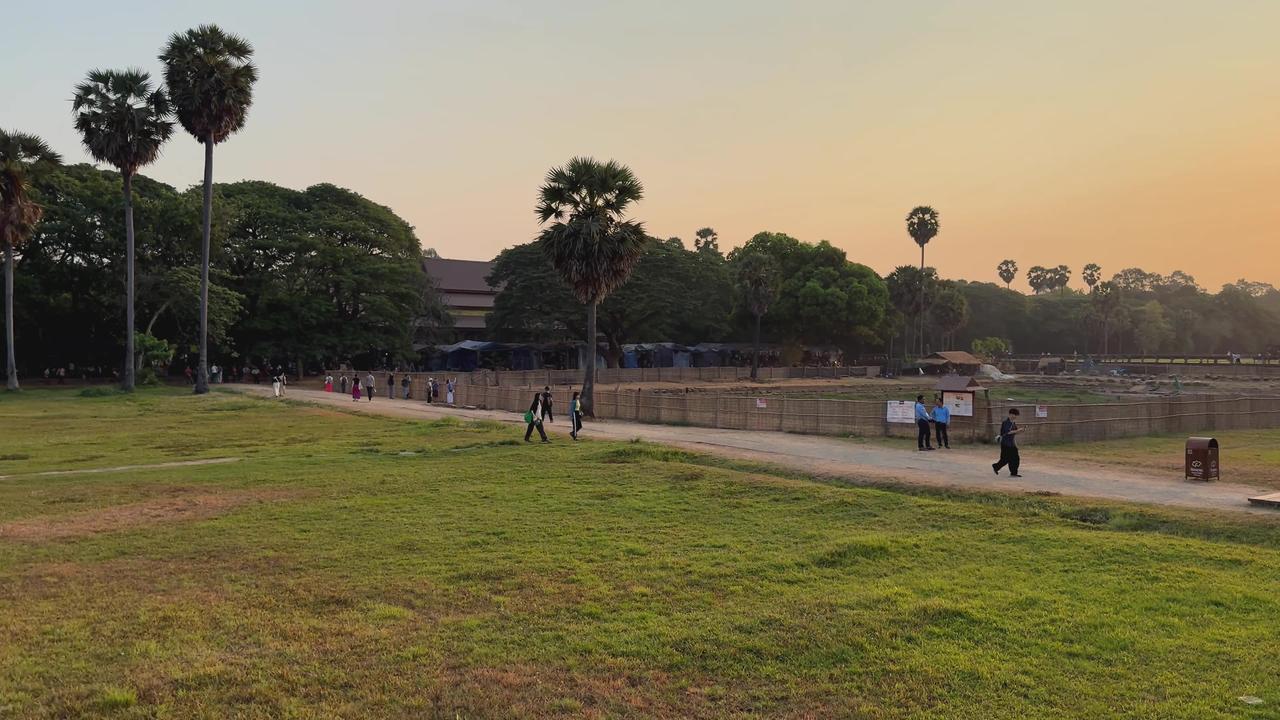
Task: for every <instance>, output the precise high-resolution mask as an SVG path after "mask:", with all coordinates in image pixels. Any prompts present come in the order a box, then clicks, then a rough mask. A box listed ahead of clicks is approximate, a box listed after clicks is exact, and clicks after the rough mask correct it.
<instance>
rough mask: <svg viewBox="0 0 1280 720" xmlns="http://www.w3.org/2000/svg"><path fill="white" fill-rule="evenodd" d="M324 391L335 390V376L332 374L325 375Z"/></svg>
mask: <svg viewBox="0 0 1280 720" xmlns="http://www.w3.org/2000/svg"><path fill="white" fill-rule="evenodd" d="M324 391H325V392H333V376H332V375H325V376H324Z"/></svg>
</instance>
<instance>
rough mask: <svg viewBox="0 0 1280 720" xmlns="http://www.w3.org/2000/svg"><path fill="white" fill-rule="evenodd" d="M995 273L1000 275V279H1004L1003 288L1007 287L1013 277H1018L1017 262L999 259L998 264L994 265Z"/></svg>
mask: <svg viewBox="0 0 1280 720" xmlns="http://www.w3.org/2000/svg"><path fill="white" fill-rule="evenodd" d="M996 274H998V275H999V276H1000V279H1001V280H1003V281H1004V286H1005V288H1006V289H1008V287H1009V284H1010V283H1012V282H1013V280H1014V278H1016V277H1018V263H1016V262H1014V261H1013V260H1001V261H1000V264H999V265H997V266H996Z"/></svg>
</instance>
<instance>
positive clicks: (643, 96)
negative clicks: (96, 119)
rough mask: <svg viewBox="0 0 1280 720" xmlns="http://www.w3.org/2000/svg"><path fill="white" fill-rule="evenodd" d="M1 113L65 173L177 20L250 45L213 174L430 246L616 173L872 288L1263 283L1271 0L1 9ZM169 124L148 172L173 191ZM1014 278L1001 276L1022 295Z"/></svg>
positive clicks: (495, 226) (1278, 128)
mask: <svg viewBox="0 0 1280 720" xmlns="http://www.w3.org/2000/svg"><path fill="white" fill-rule="evenodd" d="M4 17H5V22H6V24H7V25H8V27H7V28H6V30H7V32H6V33H5V34H6V41H5V43H3V44H0V68H3V70H0V97H3V98H4V102H3V105H2V106H0V107H3V111H2V112H0V126H4V127H8V128H16V129H21V130H24V131H28V132H34V133H36V134H39V135H41V136H43V137H44V138H45V139H46V140H48V141H49V142H50V143H52V144H53V145H54V146H55V148H56V149H57V150H59V151H60V152H62V153H63V154H64V155H65V156H66V158H67V159H68V160H69V161H72V162H78V161H84V160H87V155H86V154H85V153H84V151H83V150H82V149H81V147H80V144H79V140H78V137H77V136H76V134H75V132H74V130H73V128H72V124H71V115H70V102H69V98H70V96H71V90H72V87H73V85H74V84H75V83H76V82H78V81H79V80H80V79H82V77H83V76H84V74H85V72H86V71H88V70H89V69H90V68H93V67H109V68H119V67H129V66H138V67H142V68H143V69H146V70H150V71H151V72H152V73H153V75H156V76H158V75H159V63H158V61H157V60H156V59H155V57H156V54H157V53H158V52H159V49H160V47H161V45H162V44H163V43H164V42H165V40H166V38H167V37H168V35H169V34H170V33H171V32H173V31H175V30H184V29H186V28H188V27H191V26H194V25H196V24H199V23H204V22H214V23H217V24H219V25H221V26H223V27H224V28H225V29H227V30H229V31H232V32H235V33H238V34H240V35H242V36H244V37H246V38H247V39H249V40H250V41H251V42H252V43H253V44H254V46H255V49H256V62H257V64H258V66H259V67H260V72H261V80H260V81H259V83H258V85H257V87H256V90H255V101H254V106H253V109H252V111H251V113H250V116H249V121H248V125H247V126H246V127H245V129H244V130H243V131H241V132H240V133H239V134H237V135H235V136H233V137H232V138H231V139H230V140H229V141H228V142H226V143H224V144H223V145H220V146H219V147H218V149H217V150H216V152H215V158H214V172H215V178H216V179H217V180H218V181H219V182H229V181H234V180H239V179H245V178H252V179H262V180H269V181H272V182H275V183H278V184H281V185H285V186H289V187H295V188H304V187H306V186H308V185H312V184H315V183H319V182H332V183H335V184H337V185H341V186H344V187H348V188H351V189H353V190H355V191H357V192H359V193H361V194H363V195H365V196H366V197H369V198H370V199H372V200H375V201H377V202H379V203H382V204H385V205H388V206H390V207H391V208H392V209H394V210H395V211H396V212H397V213H399V214H400V215H401V216H402V217H404V218H405V219H407V220H408V221H409V222H410V223H412V224H413V225H414V226H415V228H416V230H417V234H418V237H419V238H420V239H421V240H422V242H423V244H424V245H426V246H430V247H435V248H436V249H437V250H439V252H440V253H441V254H442V255H445V256H446V257H461V258H473V259H487V258H490V257H492V256H493V255H495V254H496V253H497V252H498V251H499V250H501V249H502V248H505V247H509V246H511V245H513V244H517V243H521V242H526V241H528V240H530V239H532V238H533V237H534V236H535V234H536V232H537V229H538V228H537V223H536V219H535V217H534V213H533V207H534V199H535V195H536V192H537V189H538V185H539V183H540V182H541V180H542V177H543V175H544V174H545V173H546V171H547V169H548V168H550V167H552V166H553V165H557V164H561V163H563V162H564V161H566V160H567V159H569V158H570V157H572V156H573V155H578V154H583V155H592V156H595V157H597V158H615V159H617V160H619V161H621V162H624V163H626V164H628V165H630V166H631V167H632V169H633V170H635V172H636V174H637V175H638V176H639V177H640V179H641V180H642V181H643V182H644V185H645V188H646V198H645V200H644V201H643V202H642V203H641V204H640V205H639V206H638V207H637V208H636V210H635V212H634V216H635V217H637V218H639V219H642V220H644V221H645V222H646V224H647V226H648V229H649V231H650V232H651V233H652V234H654V235H657V236H661V237H668V236H672V235H676V236H680V237H682V238H684V239H685V240H686V241H690V242H691V240H692V237H693V233H694V231H695V230H696V229H697V228H699V227H703V226H706V225H710V226H712V227H714V228H716V230H718V231H719V233H720V237H721V246H722V247H724V248H726V249H727V248H728V247H730V246H734V245H738V244H741V243H742V242H744V241H746V240H747V239H748V238H750V236H751V235H752V234H754V233H756V232H758V231H760V230H773V231H779V232H786V233H788V234H791V235H793V236H795V237H798V238H800V239H802V240H806V241H818V240H824V239H825V240H829V241H830V242H832V243H833V244H835V245H837V246H839V247H841V248H844V249H845V250H846V251H847V252H848V254H849V257H850V259H852V260H856V261H858V262H863V263H866V264H868V265H870V266H871V267H873V268H875V269H876V270H877V271H879V272H881V273H885V272H888V271H889V270H891V269H892V268H893V267H894V266H896V265H900V264H911V263H918V262H919V251H918V249H917V248H916V246H915V245H914V243H912V242H911V240H910V238H909V237H908V236H907V234H906V231H905V229H904V222H903V220H904V217H905V215H906V214H907V211H908V210H909V209H910V208H911V207H912V206H914V205H919V204H930V205H933V206H934V207H935V208H937V209H938V211H939V212H940V213H941V219H942V231H941V233H940V234H939V236H938V237H937V239H936V240H935V241H934V242H933V243H931V244H930V245H929V248H928V261H929V264H930V265H934V266H936V267H937V268H938V269H939V272H940V273H941V274H942V275H943V276H944V277H951V278H961V277H963V278H968V279H976V280H990V281H996V275H995V266H996V264H997V263H998V262H999V261H1000V260H1002V259H1004V258H1013V259H1016V260H1017V261H1018V263H1019V265H1020V266H1021V268H1022V270H1023V272H1024V273H1025V270H1026V269H1027V268H1029V267H1031V266H1032V265H1037V264H1039V265H1057V264H1059V263H1065V264H1067V265H1070V266H1071V267H1072V268H1073V269H1074V270H1075V274H1074V276H1073V278H1072V284H1073V286H1077V287H1078V286H1079V285H1080V280H1079V274H1080V270H1079V268H1080V266H1081V265H1083V264H1084V263H1087V262H1098V263H1100V264H1102V266H1103V268H1104V274H1105V275H1107V276H1108V277H1109V276H1110V274H1111V273H1113V272H1115V271H1116V270H1119V269H1121V268H1123V267H1130V266H1135V265H1136V266H1140V267H1142V268H1144V269H1146V270H1149V271H1156V272H1161V273H1168V272H1170V271H1172V270H1175V269H1181V270H1184V271H1186V272H1189V273H1191V274H1192V275H1194V276H1195V277H1196V278H1197V279H1199V280H1200V282H1201V284H1202V285H1204V286H1206V287H1209V288H1212V289H1216V288H1217V287H1218V286H1219V285H1221V284H1222V283H1224V282H1229V281H1233V280H1235V279H1237V278H1240V277H1247V278H1250V279H1254V280H1260V281H1266V282H1271V283H1275V284H1277V285H1280V243H1277V240H1278V239H1280V237H1278V234H1280V230H1278V229H1277V228H1280V42H1277V41H1276V39H1275V32H1274V31H1275V28H1277V27H1280V2H1277V1H1276V0H1223V1H1222V2H1216V3H1207V2H1196V1H1187V0H1165V1H1164V2H1156V1H1151V2H1138V1H1134V0H1111V1H1107V2H1103V1H1101V0H1075V1H1072V2H1066V1H1065V0H1063V1H1061V2H1047V1H1044V2H1042V1H1036V2H1026V1H1025V0H1021V1H1018V0H969V1H966V2H960V1H954V2H950V1H941V0H939V1H934V2H925V1H909V0H908V1H904V2H898V3H873V2H856V1H854V0H797V1H796V2H790V3H787V2H776V1H756V0H738V1H729V0H723V1H717V2H712V1H709V0H683V1H680V0H650V1H649V2H643V3H622V2H602V1H599V0H597V1H595V2H592V1H582V2H578V1H567V0H566V1H553V0H546V1H544V2H538V3H530V2H519V1H518V0H474V1H471V2H434V1H425V0H424V1H422V2H407V1H406V2H381V1H379V0H369V1H368V2H363V3H351V2H330V1H327V0H325V1H311V2H302V1H301V0H296V1H278V0H271V1H270V2H264V1H263V0H258V1H257V2H247V1H243V0H222V1H220V2H217V3H196V2H186V1H185V0H183V1H180V0H170V1H168V2H131V1H128V0H126V1H124V2H116V3H101V2H89V1H88V0H63V1H61V2H47V3H21V4H15V6H14V7H11V8H7V9H6V10H5V12H4ZM201 162H202V155H201V151H200V148H199V146H198V145H196V144H195V142H194V141H193V140H192V139H191V138H190V137H189V136H186V135H185V134H182V135H175V140H173V141H171V142H170V144H168V145H167V146H166V148H165V150H164V155H163V157H162V158H161V160H160V161H159V162H158V163H157V164H156V165H154V166H152V167H151V168H148V169H147V170H146V171H144V172H145V174H147V175H150V176H152V177H155V178H157V179H160V180H163V181H165V182H168V183H171V184H174V185H177V186H179V187H185V186H188V185H191V184H194V183H197V182H198V181H199V180H200V175H201ZM1017 283H1018V285H1020V286H1021V287H1022V288H1023V289H1025V287H1026V283H1025V278H1019V280H1018V281H1017Z"/></svg>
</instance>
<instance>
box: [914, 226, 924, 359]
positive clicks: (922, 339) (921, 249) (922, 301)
mask: <svg viewBox="0 0 1280 720" xmlns="http://www.w3.org/2000/svg"><path fill="white" fill-rule="evenodd" d="M919 323H920V352H919V354H918V355H916V357H924V245H921V246H920V320H919Z"/></svg>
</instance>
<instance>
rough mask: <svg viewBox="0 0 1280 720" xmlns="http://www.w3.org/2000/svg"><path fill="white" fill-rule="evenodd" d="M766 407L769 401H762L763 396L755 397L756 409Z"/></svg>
mask: <svg viewBox="0 0 1280 720" xmlns="http://www.w3.org/2000/svg"><path fill="white" fill-rule="evenodd" d="M767 407H769V403H767V402H765V401H764V398H756V409H757V410H764V409H765V408H767Z"/></svg>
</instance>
